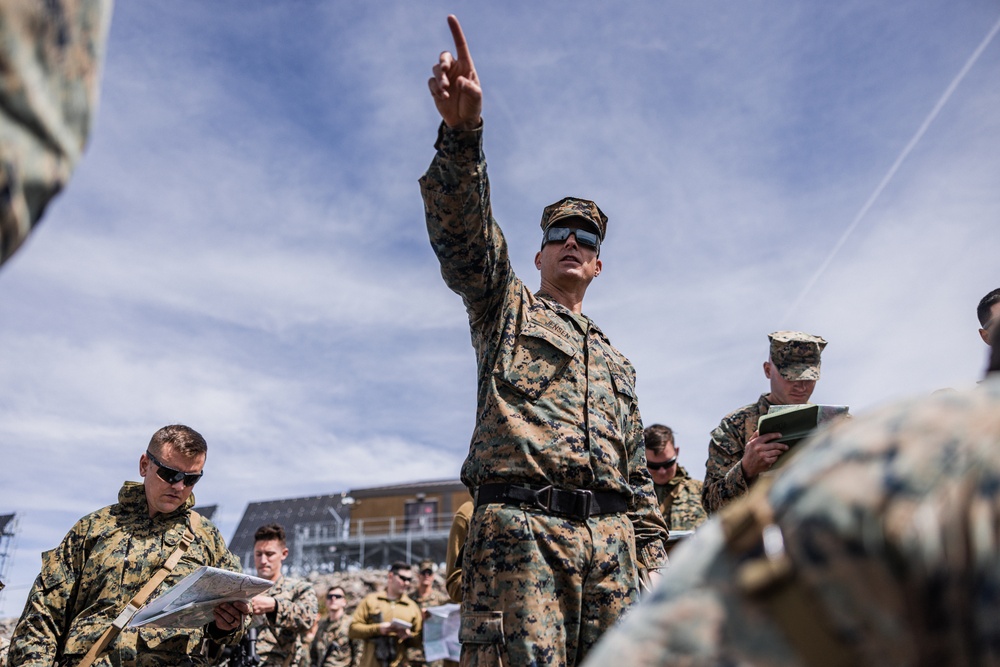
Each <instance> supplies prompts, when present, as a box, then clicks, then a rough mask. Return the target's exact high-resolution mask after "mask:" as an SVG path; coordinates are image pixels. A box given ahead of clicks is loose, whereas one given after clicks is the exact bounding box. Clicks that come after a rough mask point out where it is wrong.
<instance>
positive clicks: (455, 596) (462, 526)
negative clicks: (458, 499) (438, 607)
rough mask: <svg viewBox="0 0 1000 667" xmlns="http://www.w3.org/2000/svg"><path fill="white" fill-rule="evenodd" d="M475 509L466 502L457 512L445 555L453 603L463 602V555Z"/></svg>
mask: <svg viewBox="0 0 1000 667" xmlns="http://www.w3.org/2000/svg"><path fill="white" fill-rule="evenodd" d="M474 509H475V507H474V506H473V504H472V501H471V500H469V501H466V502H464V503H462V505H461V506H460V507H459V508H458V511H457V512H455V518H454V519H453V520H452V523H451V530H450V531H449V532H448V548H447V551H446V555H445V563H446V567H445V588H447V589H448V596H449V597H450V598H451V601H452V602H461V601H462V554H463V553H464V550H463V548H464V547H465V539H466V538H467V537H468V536H469V520H470V519H471V518H472V512H473V510H474Z"/></svg>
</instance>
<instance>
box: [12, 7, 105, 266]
mask: <svg viewBox="0 0 1000 667" xmlns="http://www.w3.org/2000/svg"><path fill="white" fill-rule="evenodd" d="M110 19H111V0H83V1H75V2H70V1H69V0H50V1H49V2H44V3H43V2H4V3H2V4H0V73H2V76H0V263H2V262H4V261H6V260H7V259H8V258H9V257H10V256H11V255H12V254H13V253H14V251H15V250H17V248H18V247H19V246H20V245H21V244H22V243H23V242H24V240H25V238H27V236H28V234H29V233H30V232H31V230H32V228H33V227H34V225H35V224H36V223H37V222H38V221H39V219H40V218H41V216H42V213H43V212H44V211H45V207H46V206H47V205H48V203H49V201H50V200H51V199H52V198H53V197H54V196H55V195H56V194H58V192H59V191H60V190H61V189H62V188H63V186H64V185H65V184H66V181H67V180H68V179H69V176H70V174H71V173H72V172H73V168H74V167H75V166H76V163H77V161H78V160H79V158H80V155H81V153H82V152H83V147H84V145H85V144H86V142H87V136H88V134H89V132H90V126H91V122H92V119H93V115H94V110H95V108H96V105H97V92H98V83H99V78H100V76H99V75H100V66H101V62H102V60H103V58H104V49H105V41H106V38H107V32H108V25H109V22H110Z"/></svg>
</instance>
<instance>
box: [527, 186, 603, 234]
mask: <svg viewBox="0 0 1000 667" xmlns="http://www.w3.org/2000/svg"><path fill="white" fill-rule="evenodd" d="M566 218H581V219H583V220H585V221H586V222H588V223H590V226H591V228H592V229H593V231H595V232H597V234H598V235H599V236H600V237H601V241H603V240H604V234H605V233H606V232H607V231H608V216H606V215H604V211H602V210H601V209H600V208H598V207H597V204H595V203H594V202H592V201H590V200H589V199H578V198H576V197H563V198H562V199H560V200H559V201H557V202H556V203H555V204H549V205H548V206H546V207H545V210H544V211H542V231H545V230H546V229H548V228H549V227H551V226H553V225H554V224H555V223H557V222H559V221H560V220H565V219H566Z"/></svg>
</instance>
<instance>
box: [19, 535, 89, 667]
mask: <svg viewBox="0 0 1000 667" xmlns="http://www.w3.org/2000/svg"><path fill="white" fill-rule="evenodd" d="M89 532H90V528H89V521H87V519H82V520H81V521H79V522H77V524H76V525H75V526H73V528H72V529H71V530H70V532H69V533H68V534H67V535H66V537H65V538H63V541H62V542H61V543H60V544H59V546H58V547H56V548H55V549H52V550H50V551H46V552H45V553H43V554H42V569H41V572H40V573H39V574H38V577H37V578H36V579H35V583H34V585H33V586H32V587H31V592H30V593H29V594H28V600H27V602H25V605H24V611H23V612H21V618H20V620H19V621H18V623H17V627H15V628H14V634H13V636H12V637H11V645H10V652H9V656H8V660H9V661H10V664H12V665H23V666H24V667H51V666H52V665H55V664H56V659H57V657H58V654H59V649H60V647H62V645H63V643H64V641H65V635H66V632H67V631H68V628H69V625H70V622H71V621H72V620H73V619H71V618H67V615H68V614H69V610H70V607H71V605H72V596H73V594H74V589H75V588H76V585H77V581H78V579H79V574H80V572H81V570H82V561H83V560H85V559H86V556H85V555H84V553H83V552H84V540H85V536H86V535H87V534H88V533H89Z"/></svg>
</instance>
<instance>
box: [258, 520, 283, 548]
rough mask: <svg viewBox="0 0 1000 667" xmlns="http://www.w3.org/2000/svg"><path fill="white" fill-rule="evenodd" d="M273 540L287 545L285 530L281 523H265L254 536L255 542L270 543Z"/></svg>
mask: <svg viewBox="0 0 1000 667" xmlns="http://www.w3.org/2000/svg"><path fill="white" fill-rule="evenodd" d="M271 540H278V541H279V542H281V544H282V545H284V544H285V528H284V526H282V525H281V524H280V523H265V524H264V525H263V526H261V527H260V528H258V529H257V532H256V533H254V534H253V541H254V542H269V541H271Z"/></svg>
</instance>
